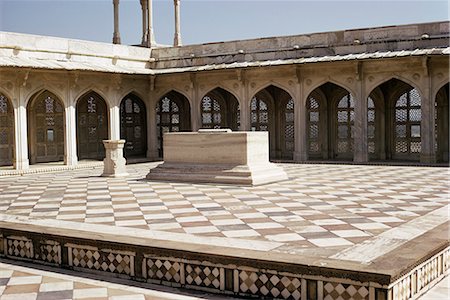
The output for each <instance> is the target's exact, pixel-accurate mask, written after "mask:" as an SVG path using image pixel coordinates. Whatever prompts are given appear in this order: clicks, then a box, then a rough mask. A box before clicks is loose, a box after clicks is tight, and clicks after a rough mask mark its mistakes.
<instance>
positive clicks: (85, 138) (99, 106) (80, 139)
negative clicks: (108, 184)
mask: <svg viewBox="0 0 450 300" xmlns="http://www.w3.org/2000/svg"><path fill="white" fill-rule="evenodd" d="M76 111H77V152H78V157H79V159H80V160H81V159H95V160H102V159H103V158H104V157H105V147H104V146H103V140H107V139H108V109H107V107H106V102H105V100H103V98H102V97H101V96H100V95H98V94H97V93H95V92H89V93H87V94H85V95H84V96H82V97H81V98H80V99H79V100H78V102H77V107H76Z"/></svg>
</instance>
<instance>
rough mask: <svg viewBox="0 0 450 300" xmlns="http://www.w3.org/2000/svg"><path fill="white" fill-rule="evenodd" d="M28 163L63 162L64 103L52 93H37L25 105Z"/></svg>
mask: <svg viewBox="0 0 450 300" xmlns="http://www.w3.org/2000/svg"><path fill="white" fill-rule="evenodd" d="M27 114H28V116H27V119H28V124H27V125H28V130H27V132H28V153H29V159H30V163H31V164H34V163H41V162H57V161H63V160H64V148H65V146H64V145H65V143H64V141H65V134H64V131H65V114H64V103H63V101H62V100H61V99H59V98H58V96H57V95H55V94H54V93H53V92H51V91H48V90H40V91H37V92H36V93H35V94H34V95H33V96H32V97H30V99H29V101H28V105H27Z"/></svg>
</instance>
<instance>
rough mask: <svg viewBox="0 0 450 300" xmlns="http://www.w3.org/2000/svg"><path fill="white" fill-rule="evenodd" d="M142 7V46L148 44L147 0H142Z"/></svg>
mask: <svg viewBox="0 0 450 300" xmlns="http://www.w3.org/2000/svg"><path fill="white" fill-rule="evenodd" d="M141 9H142V42H141V45H142V46H147V36H148V32H147V16H148V13H147V0H141Z"/></svg>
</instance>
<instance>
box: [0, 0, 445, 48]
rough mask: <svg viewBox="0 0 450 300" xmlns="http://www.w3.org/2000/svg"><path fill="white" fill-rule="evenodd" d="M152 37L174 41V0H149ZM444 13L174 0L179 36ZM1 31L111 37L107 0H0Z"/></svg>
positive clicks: (250, 0)
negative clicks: (178, 15)
mask: <svg viewBox="0 0 450 300" xmlns="http://www.w3.org/2000/svg"><path fill="white" fill-rule="evenodd" d="M153 11H154V12H153V16H154V23H153V28H154V33H155V38H156V42H157V43H159V44H166V45H170V44H172V43H173V34H174V12H173V0H153ZM119 12H120V16H119V20H120V35H121V40H122V44H128V45H133V44H139V43H140V42H141V37H142V19H141V8H140V1H139V0H120V10H119ZM446 20H449V1H447V0H445V1H442V0H441V1H433V0H425V1H420V0H397V1H387V0H378V1H369V0H358V1H340V0H328V1H325V0H315V1H306V0H290V1H283V0H270V1H269V0H265V1H261V0H240V1H234V0H181V38H182V42H183V44H200V43H209V42H219V41H229V40H240V39H249V38H259V37H270V36H282V35H294V34H305V33H315V32H324V31H335V30H344V29H356V28H367V27H377V26H388V25H401V24H411V23H423V22H432V21H446ZM0 31H10V32H20V33H30V34H39V35H49V36H58V37H65V38H74V39H83V40H91V41H99V42H107V43H110V42H111V41H112V34H113V5H112V0H0Z"/></svg>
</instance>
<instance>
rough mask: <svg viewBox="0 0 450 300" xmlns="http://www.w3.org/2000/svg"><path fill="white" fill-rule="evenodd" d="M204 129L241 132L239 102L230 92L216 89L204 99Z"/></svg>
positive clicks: (202, 106) (202, 103) (202, 105)
mask: <svg viewBox="0 0 450 300" xmlns="http://www.w3.org/2000/svg"><path fill="white" fill-rule="evenodd" d="M201 116H202V128H230V129H231V130H239V120H240V118H239V102H238V101H237V99H236V97H234V96H233V94H231V93H230V92H228V91H226V90H224V89H222V88H215V89H214V90H212V91H210V92H209V93H208V94H206V95H205V96H204V97H203V98H202V102H201Z"/></svg>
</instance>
